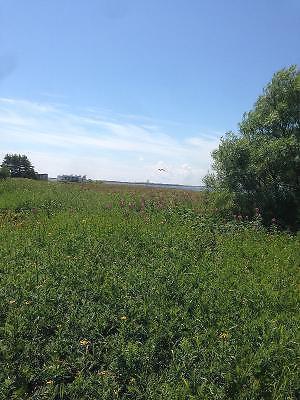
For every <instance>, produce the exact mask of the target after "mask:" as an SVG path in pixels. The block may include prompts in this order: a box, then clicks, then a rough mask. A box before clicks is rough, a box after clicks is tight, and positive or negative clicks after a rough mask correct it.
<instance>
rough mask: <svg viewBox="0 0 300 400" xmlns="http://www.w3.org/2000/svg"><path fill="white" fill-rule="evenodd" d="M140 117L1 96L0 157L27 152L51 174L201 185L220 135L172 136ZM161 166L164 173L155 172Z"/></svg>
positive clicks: (37, 164)
mask: <svg viewBox="0 0 300 400" xmlns="http://www.w3.org/2000/svg"><path fill="white" fill-rule="evenodd" d="M171 130H172V127H171V125H170V126H169V129H168V131H167V132H168V133H166V130H165V127H164V128H162V127H161V126H160V125H159V124H158V123H156V122H155V121H151V120H149V119H146V118H141V117H140V118H138V116H134V118H132V116H128V117H126V116H123V115H122V116H121V115H113V114H112V113H110V115H109V116H107V115H103V113H102V112H100V111H99V112H97V110H95V109H90V110H87V109H86V110H85V111H84V110H73V111H71V110H70V109H69V108H68V107H64V106H61V105H57V104H52V103H43V104H41V103H37V102H32V101H28V100H20V99H10V98H0V138H1V142H2V154H1V156H2V155H3V154H4V153H5V152H22V153H27V154H29V156H30V157H31V159H32V162H33V163H34V164H35V166H36V168H37V169H39V170H40V171H47V172H49V174H50V175H51V176H56V175H57V174H60V173H82V174H83V173H84V174H87V175H88V176H90V177H92V178H98V179H120V180H130V181H140V180H144V181H145V180H147V179H149V180H150V181H155V182H170V183H183V184H199V183H201V180H202V178H203V176H204V175H205V174H206V172H207V170H208V169H209V167H210V162H211V159H210V153H211V151H212V150H213V149H214V148H216V147H217V145H218V140H219V135H218V134H217V133H214V132H212V134H211V135H207V134H206V135H204V134H202V135H201V134H199V135H197V136H194V135H193V136H191V137H188V136H186V135H185V136H181V135H176V136H175V135H172V133H170V131H171ZM160 168H163V169H164V170H165V171H159V169H160Z"/></svg>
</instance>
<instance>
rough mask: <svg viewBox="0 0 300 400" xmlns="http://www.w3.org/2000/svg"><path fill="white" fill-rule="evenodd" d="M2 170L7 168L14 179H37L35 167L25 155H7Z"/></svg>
mask: <svg viewBox="0 0 300 400" xmlns="http://www.w3.org/2000/svg"><path fill="white" fill-rule="evenodd" d="M2 168H7V169H8V170H9V172H10V176H11V177H12V178H30V179H36V173H35V171H34V167H33V166H32V164H31V162H30V161H29V159H28V157H27V156H25V155H20V154H6V156H5V157H4V160H3V163H2Z"/></svg>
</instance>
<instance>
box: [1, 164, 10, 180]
mask: <svg viewBox="0 0 300 400" xmlns="http://www.w3.org/2000/svg"><path fill="white" fill-rule="evenodd" d="M9 176H10V171H9V169H8V168H7V167H6V166H3V167H0V179H7V178H9Z"/></svg>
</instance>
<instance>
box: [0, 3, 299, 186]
mask: <svg viewBox="0 0 300 400" xmlns="http://www.w3.org/2000/svg"><path fill="white" fill-rule="evenodd" d="M299 38H300V2H299V1H298V0H286V1H282V0H280V1H279V0H260V1H258V0H252V1H250V0H249V1H246V0H244V1H242V0H235V1H233V0H227V1H225V0H223V1H221V0H216V1H208V0H202V1H201V0H172V1H171V0H151V1H148V0H147V1H146V0H72V1H71V0H51V1H49V0H26V1H23V0H0V139H1V148H0V156H3V155H4V154H5V153H6V152H21V153H26V154H28V155H29V156H30V158H31V160H32V162H33V164H34V165H35V166H36V169H38V170H39V171H41V172H49V174H50V175H51V176H56V175H57V174H61V173H78V174H87V175H88V176H90V177H92V178H99V179H101V178H102V179H120V180H131V181H137V180H147V179H149V180H151V181H156V182H172V183H185V184H199V183H201V179H202V177H203V176H204V175H205V173H206V172H207V170H208V169H209V168H210V163H211V159H210V153H211V151H212V150H213V149H214V148H216V147H217V145H218V141H219V138H220V136H221V135H222V134H224V132H226V131H228V130H235V129H236V128H237V124H238V122H239V121H240V120H241V117H242V114H243V112H245V111H247V110H249V109H250V108H251V107H252V105H253V103H254V101H255V99H256V98H257V96H258V95H259V94H260V93H261V91H262V88H263V86H265V84H266V83H267V82H268V81H269V80H270V79H271V77H272V75H273V73H274V72H276V71H277V70H279V69H280V68H283V67H285V66H289V65H291V64H298V65H299V63H300V51H299V50H300V45H299ZM158 168H164V169H166V171H167V172H160V171H158Z"/></svg>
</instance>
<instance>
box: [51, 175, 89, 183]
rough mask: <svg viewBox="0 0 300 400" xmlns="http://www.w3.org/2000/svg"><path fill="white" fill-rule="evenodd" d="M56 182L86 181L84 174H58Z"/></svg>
mask: <svg viewBox="0 0 300 400" xmlns="http://www.w3.org/2000/svg"><path fill="white" fill-rule="evenodd" d="M57 182H66V183H69V182H79V183H83V182H86V175H82V176H81V175H58V176H57Z"/></svg>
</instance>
